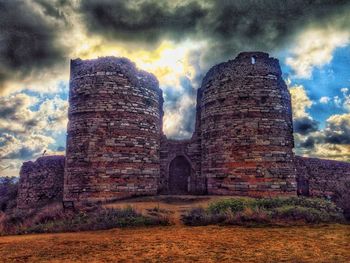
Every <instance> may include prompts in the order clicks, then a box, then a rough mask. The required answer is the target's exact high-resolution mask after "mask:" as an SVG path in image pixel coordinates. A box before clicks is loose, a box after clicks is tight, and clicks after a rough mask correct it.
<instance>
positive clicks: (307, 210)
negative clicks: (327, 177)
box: [182, 197, 344, 225]
mask: <svg viewBox="0 0 350 263" xmlns="http://www.w3.org/2000/svg"><path fill="white" fill-rule="evenodd" d="M182 219H183V221H184V223H185V224H186V225H208V224H230V225H237V224H238V225H251V224H278V223H279V222H283V223H290V224H294V223H295V222H296V221H299V222H300V221H303V222H306V223H330V222H342V221H343V219H344V217H343V215H342V210H341V209H339V208H338V207H337V206H336V205H335V204H334V203H333V202H331V201H328V200H325V199H319V198H305V197H277V198H262V199H253V198H232V199H225V200H219V201H216V202H213V203H211V204H210V205H209V206H208V208H207V209H203V208H200V209H198V208H196V209H193V210H191V211H189V212H188V213H187V214H186V215H184V216H183V218H182Z"/></svg>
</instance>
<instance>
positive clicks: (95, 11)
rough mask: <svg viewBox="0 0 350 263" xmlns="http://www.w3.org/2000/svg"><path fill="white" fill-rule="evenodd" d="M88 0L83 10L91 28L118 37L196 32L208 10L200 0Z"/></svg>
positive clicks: (154, 37)
mask: <svg viewBox="0 0 350 263" xmlns="http://www.w3.org/2000/svg"><path fill="white" fill-rule="evenodd" d="M170 3H171V1H159V0H151V1H124V0H116V1H113V0H102V1H95V0H85V1H82V2H81V7H80V10H81V12H82V14H83V15H84V16H85V22H86V24H87V26H88V28H89V29H90V30H91V31H93V32H95V33H99V34H103V35H105V36H108V37H112V38H117V39H118V40H138V41H142V42H154V41H157V40H158V39H159V38H163V37H166V36H171V37H173V38H174V37H175V38H178V37H180V36H181V37H183V36H185V35H186V34H187V33H189V32H192V33H193V32H194V31H195V29H196V26H197V23H198V22H199V21H200V20H201V19H203V18H205V17H206V15H207V10H206V9H205V8H203V7H201V6H200V5H199V4H198V3H197V2H193V1H192V2H184V3H181V4H179V5H176V6H172V5H171V4H170Z"/></svg>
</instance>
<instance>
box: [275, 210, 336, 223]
mask: <svg viewBox="0 0 350 263" xmlns="http://www.w3.org/2000/svg"><path fill="white" fill-rule="evenodd" d="M273 218H275V219H278V220H288V221H305V222H307V223H328V222H331V219H332V218H331V216H330V215H329V214H328V213H327V212H324V211H321V210H317V209H315V208H308V207H302V206H283V207H278V208H276V209H275V210H274V211H273Z"/></svg>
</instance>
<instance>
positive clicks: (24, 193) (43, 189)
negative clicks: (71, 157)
mask: <svg viewBox="0 0 350 263" xmlns="http://www.w3.org/2000/svg"><path fill="white" fill-rule="evenodd" d="M64 159H65V158H64V156H44V157H40V158H38V159H37V160H36V161H35V162H31V161H29V162H25V163H23V165H22V167H21V171H20V179H19V186H18V197H17V207H18V208H20V209H28V208H37V207H41V206H44V205H47V204H49V203H51V202H54V201H62V197H63V175H64Z"/></svg>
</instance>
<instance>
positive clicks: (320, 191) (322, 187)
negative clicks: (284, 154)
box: [295, 156, 350, 197]
mask: <svg viewBox="0 0 350 263" xmlns="http://www.w3.org/2000/svg"><path fill="white" fill-rule="evenodd" d="M295 162H296V168H297V183H298V194H299V195H303V196H313V197H332V196H333V195H334V192H335V191H337V189H339V188H340V187H342V182H345V180H350V163H347V162H339V161H332V160H323V159H317V158H305V157H300V156H296V157H295Z"/></svg>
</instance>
